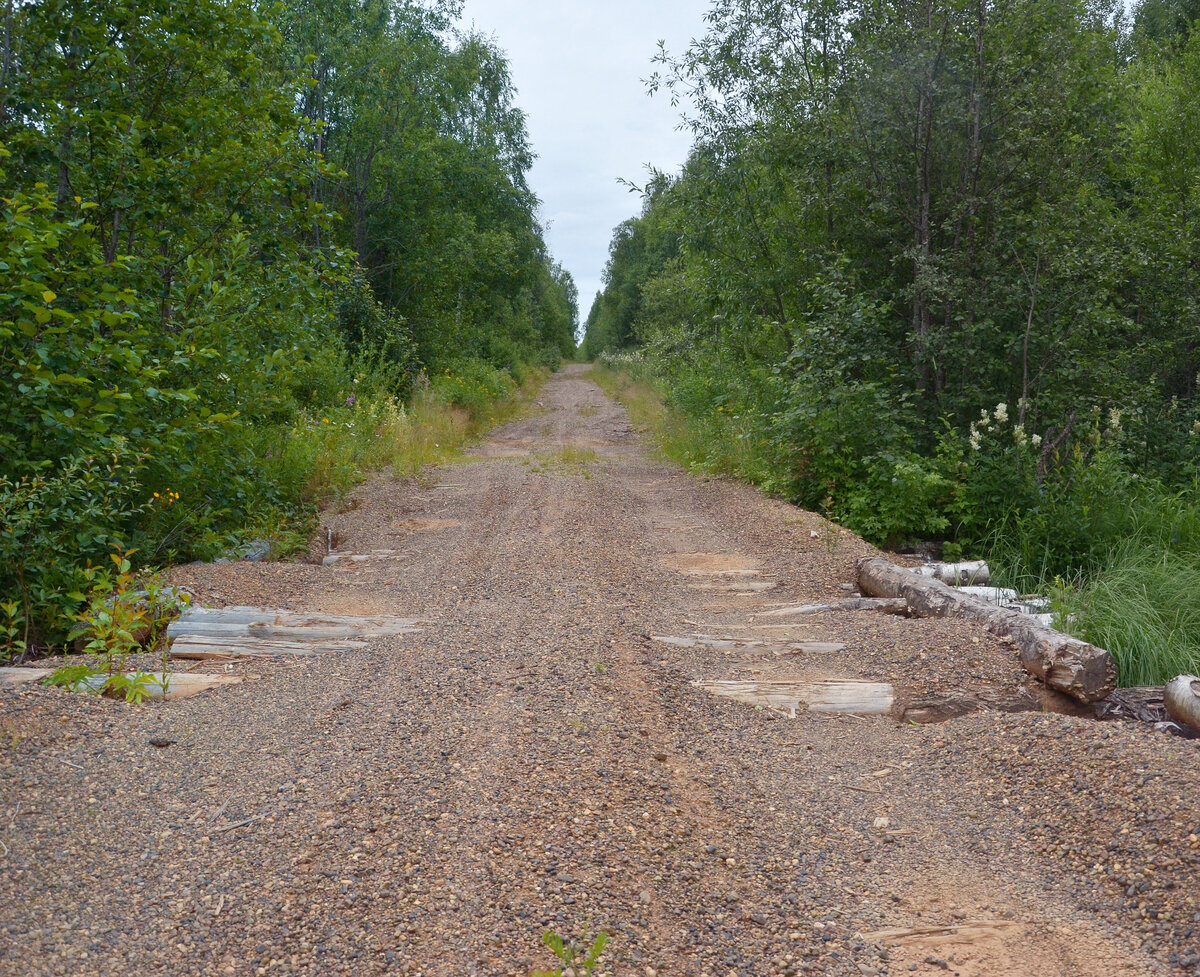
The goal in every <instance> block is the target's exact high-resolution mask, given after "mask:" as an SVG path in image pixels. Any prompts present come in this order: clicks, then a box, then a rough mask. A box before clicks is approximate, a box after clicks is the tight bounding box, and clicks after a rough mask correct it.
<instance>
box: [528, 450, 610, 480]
mask: <svg viewBox="0 0 1200 977" xmlns="http://www.w3.org/2000/svg"><path fill="white" fill-rule="evenodd" d="M600 460H601V459H600V456H599V455H598V454H596V452H595V451H593V450H592V449H591V448H581V447H579V446H577V445H573V444H565V445H563V446H562V447H560V448H555V449H554V450H553V451H541V452H538V453H537V454H535V455H533V457H532V458H531V459H530V460H529V464H530V466H531V467H532V468H533V470H534V471H535V472H565V473H567V474H570V475H584V476H587V477H590V474H591V473H590V472H589V471H588V469H589V468H590V467H591V466H592V465H596V464H599V462H600Z"/></svg>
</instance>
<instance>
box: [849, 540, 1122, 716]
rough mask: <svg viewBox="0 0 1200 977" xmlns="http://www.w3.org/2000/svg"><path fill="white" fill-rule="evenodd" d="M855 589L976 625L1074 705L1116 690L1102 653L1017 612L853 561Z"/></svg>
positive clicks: (889, 566) (879, 564)
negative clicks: (1005, 643)
mask: <svg viewBox="0 0 1200 977" xmlns="http://www.w3.org/2000/svg"><path fill="white" fill-rule="evenodd" d="M858 587H859V590H861V591H862V592H863V593H864V594H866V595H868V596H870V597H903V598H904V599H905V600H906V601H907V602H908V606H909V607H910V608H912V612H913V614H915V615H916V616H917V617H958V618H965V619H966V620H968V621H976V622H978V623H979V624H982V625H983V626H984V627H986V628H987V630H988V631H990V632H991V633H992V634H994V635H996V636H997V637H1002V638H1009V639H1010V640H1012V641H1013V643H1014V644H1015V645H1016V647H1017V650H1018V651H1019V652H1020V656H1021V664H1022V665H1023V666H1024V667H1025V670H1026V671H1028V672H1029V673H1030V674H1031V675H1034V676H1036V677H1037V678H1039V679H1041V680H1042V681H1043V682H1045V683H1046V684H1047V685H1048V686H1050V687H1051V688H1052V689H1057V690H1058V691H1059V692H1064V693H1066V694H1067V695H1069V696H1071V697H1072V698H1074V699H1078V700H1079V701H1080V702H1095V701H1097V700H1098V699H1103V698H1104V697H1105V696H1106V695H1108V694H1109V693H1110V692H1112V691H1113V689H1115V688H1116V687H1117V666H1116V662H1114V661H1113V657H1112V655H1110V654H1109V653H1108V652H1107V651H1105V650H1104V649H1102V648H1097V647H1095V646H1094V645H1090V644H1088V643H1087V642H1086V641H1080V640H1079V639H1077V638H1072V637H1069V636H1068V635H1065V634H1061V633H1060V632H1058V631H1055V630H1054V629H1053V628H1050V627H1047V626H1046V625H1044V624H1042V623H1041V622H1039V621H1037V620H1035V619H1034V618H1032V617H1030V616H1028V615H1026V614H1022V613H1021V612H1020V611H1014V610H1009V609H1008V608H1003V607H994V606H992V605H991V604H986V603H984V602H983V601H981V600H979V599H977V598H975V597H972V596H970V595H969V594H963V593H959V592H958V591H956V590H955V589H954V588H953V587H947V586H946V585H945V584H944V583H941V582H940V581H938V580H931V579H928V578H926V577H919V576H917V575H916V574H915V573H912V572H910V571H908V570H905V569H903V568H902V567H898V566H896V565H895V564H894V563H889V562H888V561H887V560H882V559H879V558H868V559H865V560H860V561H859V564H858Z"/></svg>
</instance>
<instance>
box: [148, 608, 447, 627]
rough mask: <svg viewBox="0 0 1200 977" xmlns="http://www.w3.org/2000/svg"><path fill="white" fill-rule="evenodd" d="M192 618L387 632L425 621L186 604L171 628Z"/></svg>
mask: <svg viewBox="0 0 1200 977" xmlns="http://www.w3.org/2000/svg"><path fill="white" fill-rule="evenodd" d="M192 621H203V622H206V623H214V624H222V623H229V624H237V623H244V624H264V625H278V626H281V627H309V626H315V627H320V626H323V625H324V626H340V625H347V626H350V627H354V628H355V629H356V630H358V631H360V632H367V631H370V632H372V633H378V634H389V633H392V632H393V631H395V632H396V633H400V630H399V629H403V628H413V627H416V626H417V625H420V624H423V623H424V622H423V621H421V620H420V619H418V618H407V617H387V616H385V615H376V616H364V617H352V616H349V615H345V614H324V613H315V612H312V613H304V612H300V611H286V610H275V609H272V608H269V607H245V606H241V605H236V606H232V607H189V608H188V609H187V610H186V611H184V612H183V614H181V615H180V616H179V617H178V618H177V619H176V620H174V621H172V622H171V627H174V628H184V629H186V627H187V626H188V624H189V623H190V622H192Z"/></svg>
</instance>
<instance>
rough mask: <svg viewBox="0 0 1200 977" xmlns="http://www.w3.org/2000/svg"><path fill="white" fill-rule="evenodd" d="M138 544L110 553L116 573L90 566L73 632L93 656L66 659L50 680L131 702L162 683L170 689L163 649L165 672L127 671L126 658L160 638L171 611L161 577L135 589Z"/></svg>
mask: <svg viewBox="0 0 1200 977" xmlns="http://www.w3.org/2000/svg"><path fill="white" fill-rule="evenodd" d="M132 555H133V550H122V549H120V548H117V549H116V550H115V552H113V553H112V554H110V558H111V560H112V562H113V565H114V567H115V573H114V572H113V571H110V570H108V569H107V568H99V567H88V568H87V570H86V571H85V574H86V577H87V580H88V583H89V585H90V587H89V593H88V595H87V596H86V598H85V596H84V595H83V594H79V595H78V598H79V599H80V600H84V599H86V601H87V603H86V604H85V605H84V609H83V611H82V612H81V613H80V614H79V615H78V617H77V619H76V622H77V623H76V625H75V627H74V628H73V629H72V630H71V633H70V638H71V639H73V640H74V641H76V642H77V643H79V644H81V645H82V649H81V650H82V651H83V652H84V654H85V655H87V656H89V659H90V660H89V661H86V662H84V663H82V664H76V665H67V666H65V667H63V668H60V669H58V670H57V671H56V672H55V673H54V674H53V675H51V676H50V677H49V679H47V684H49V685H57V686H61V687H65V688H69V689H71V690H73V691H76V692H88V691H91V692H96V693H98V694H100V695H108V696H112V697H113V698H123V699H125V700H126V701H127V702H141V701H142V700H143V699H145V698H146V697H147V696H149V695H151V694H152V692H153V691H154V688H155V687H156V686H157V687H159V688H162V689H166V686H167V674H166V673H167V664H166V656H165V652H164V657H163V668H162V675H161V677H160V676H155V675H153V674H151V673H150V672H145V671H141V670H139V671H136V672H132V673H127V672H126V671H125V662H126V660H127V659H128V658H129V656H130V655H131V654H134V653H135V652H138V651H141V649H142V646H143V645H146V646H152V645H153V644H154V643H156V642H157V640H158V638H159V637H160V635H161V633H162V629H163V627H164V626H165V624H166V621H167V619H168V617H169V616H170V613H171V609H170V604H171V603H172V602H171V601H170V600H167V599H166V597H165V595H164V592H163V589H162V588H161V587H160V586H159V584H158V583H157V581H154V580H151V581H149V582H148V584H147V585H146V586H145V587H143V588H141V589H135V586H134V585H135V583H136V579H137V578H136V575H135V574H134V572H133V567H132V564H131V562H130V559H129V558H130V557H131V556H132Z"/></svg>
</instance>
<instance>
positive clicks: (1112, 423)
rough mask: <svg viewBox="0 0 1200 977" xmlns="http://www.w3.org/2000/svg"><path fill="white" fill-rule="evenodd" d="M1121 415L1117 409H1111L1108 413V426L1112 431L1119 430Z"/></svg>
mask: <svg viewBox="0 0 1200 977" xmlns="http://www.w3.org/2000/svg"><path fill="white" fill-rule="evenodd" d="M1121 413H1122V412H1121V410H1120V408H1118V407H1113V408H1111V409H1110V410H1109V412H1108V426H1109V427H1111V428H1112V429H1113V430H1114V431H1120V430H1121Z"/></svg>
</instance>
